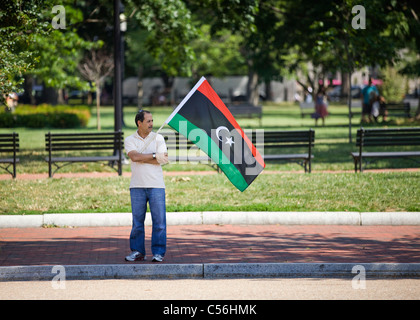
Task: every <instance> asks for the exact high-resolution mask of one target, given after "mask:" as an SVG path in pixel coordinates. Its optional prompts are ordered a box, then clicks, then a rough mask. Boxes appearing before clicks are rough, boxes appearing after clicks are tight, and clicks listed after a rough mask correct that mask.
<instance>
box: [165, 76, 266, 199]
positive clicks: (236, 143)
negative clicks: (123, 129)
mask: <svg viewBox="0 0 420 320" xmlns="http://www.w3.org/2000/svg"><path fill="white" fill-rule="evenodd" d="M165 123H166V124H168V125H169V126H171V127H172V128H173V129H175V130H176V131H178V132H179V133H180V134H182V135H183V136H185V137H186V138H187V139H189V140H191V141H192V142H193V143H194V144H195V145H196V146H197V147H198V148H200V149H201V150H202V151H204V152H205V153H206V154H207V155H208V156H209V157H210V158H211V159H212V160H213V162H214V163H216V164H217V165H218V167H219V168H220V169H221V170H222V171H223V172H224V174H225V175H226V177H227V178H228V179H229V180H230V181H231V182H232V184H233V185H234V186H235V187H236V188H238V189H239V190H240V191H244V190H245V189H246V188H247V187H248V186H249V185H250V184H251V183H252V181H254V179H255V178H256V177H257V176H258V175H259V174H260V173H261V172H262V171H263V170H264V168H265V163H264V160H263V158H262V156H261V155H260V153H259V152H258V150H257V149H256V148H255V146H254V145H253V144H252V142H251V141H250V140H249V139H248V137H247V136H246V135H245V133H244V131H243V130H242V129H241V127H240V126H239V125H238V123H237V122H236V120H235V118H234V117H233V116H232V114H231V113H230V111H229V109H228V108H227V107H226V106H225V104H224V103H223V102H222V100H221V99H220V98H219V96H218V95H217V93H216V92H215V91H214V90H213V88H212V87H211V86H210V84H209V83H208V81H207V80H206V79H205V78H204V77H202V78H201V79H200V81H198V83H197V84H196V85H195V86H194V88H193V89H192V90H191V91H190V92H189V93H188V94H187V96H186V97H185V98H184V99H183V100H182V101H181V103H180V104H179V105H178V107H177V108H176V109H175V110H174V111H173V112H172V114H171V115H170V116H169V117H168V119H166V121H165Z"/></svg>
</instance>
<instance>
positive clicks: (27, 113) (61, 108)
mask: <svg viewBox="0 0 420 320" xmlns="http://www.w3.org/2000/svg"><path fill="white" fill-rule="evenodd" d="M89 119H90V109H89V108H88V107H85V106H65V105H58V106H51V105H47V104H41V105H39V106H30V105H19V106H18V107H17V108H16V110H15V111H14V112H13V113H8V112H4V111H2V112H0V127H2V128H14V127H28V128H44V127H51V128H77V127H86V126H87V124H88V122H89Z"/></svg>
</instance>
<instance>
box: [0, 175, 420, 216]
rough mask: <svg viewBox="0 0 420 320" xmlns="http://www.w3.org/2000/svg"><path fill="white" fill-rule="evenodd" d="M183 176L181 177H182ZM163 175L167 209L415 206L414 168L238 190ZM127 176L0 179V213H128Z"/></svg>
mask: <svg viewBox="0 0 420 320" xmlns="http://www.w3.org/2000/svg"><path fill="white" fill-rule="evenodd" d="M183 178H185V176H183ZM188 178H189V179H180V178H179V177H169V176H166V177H165V183H166V202H167V211H168V212H174V211H178V212H183V211H358V212H363V211H420V201H419V200H420V197H419V191H418V189H419V181H420V173H419V172H394V173H364V174H354V173H339V174H333V173H313V174H303V173H301V174H300V173H286V172H285V173H278V174H267V173H264V174H261V175H260V176H259V177H258V178H257V179H256V180H255V181H254V182H253V183H252V184H251V186H250V187H249V188H248V189H247V190H245V191H244V192H242V193H241V192H240V191H238V190H237V189H236V188H235V187H233V186H232V185H231V183H230V182H229V181H228V180H227V179H226V177H225V176H224V175H222V174H215V175H192V176H190V177H188ZM129 183H130V179H129V178H127V177H118V176H116V177H112V178H72V179H69V178H61V179H39V180H18V179H17V180H14V181H11V180H3V181H0V189H1V190H2V197H1V199H0V214H42V213H61V212H63V213H66V212H67V213H68V212H77V213H79V212H131V207H130V193H129Z"/></svg>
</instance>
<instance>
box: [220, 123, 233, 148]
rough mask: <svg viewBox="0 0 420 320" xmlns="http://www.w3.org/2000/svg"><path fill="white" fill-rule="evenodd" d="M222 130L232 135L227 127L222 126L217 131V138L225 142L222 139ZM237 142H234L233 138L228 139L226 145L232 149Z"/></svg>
mask: <svg viewBox="0 0 420 320" xmlns="http://www.w3.org/2000/svg"><path fill="white" fill-rule="evenodd" d="M222 130H226V131H227V132H228V133H230V131H229V129H228V128H226V127H225V126H220V127H218V128H217V129H216V137H217V138H218V139H219V140H220V141H222V142H223V139H222V138H220V131H222ZM234 143H235V142H234V141H233V140H232V137H226V142H225V144H228V145H229V146H230V147H231V146H232V144H234Z"/></svg>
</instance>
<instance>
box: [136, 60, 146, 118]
mask: <svg viewBox="0 0 420 320" xmlns="http://www.w3.org/2000/svg"><path fill="white" fill-rule="evenodd" d="M143 70H144V68H143V65H140V67H139V70H138V71H137V78H138V82H137V108H139V110H141V108H142V107H143Z"/></svg>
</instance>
